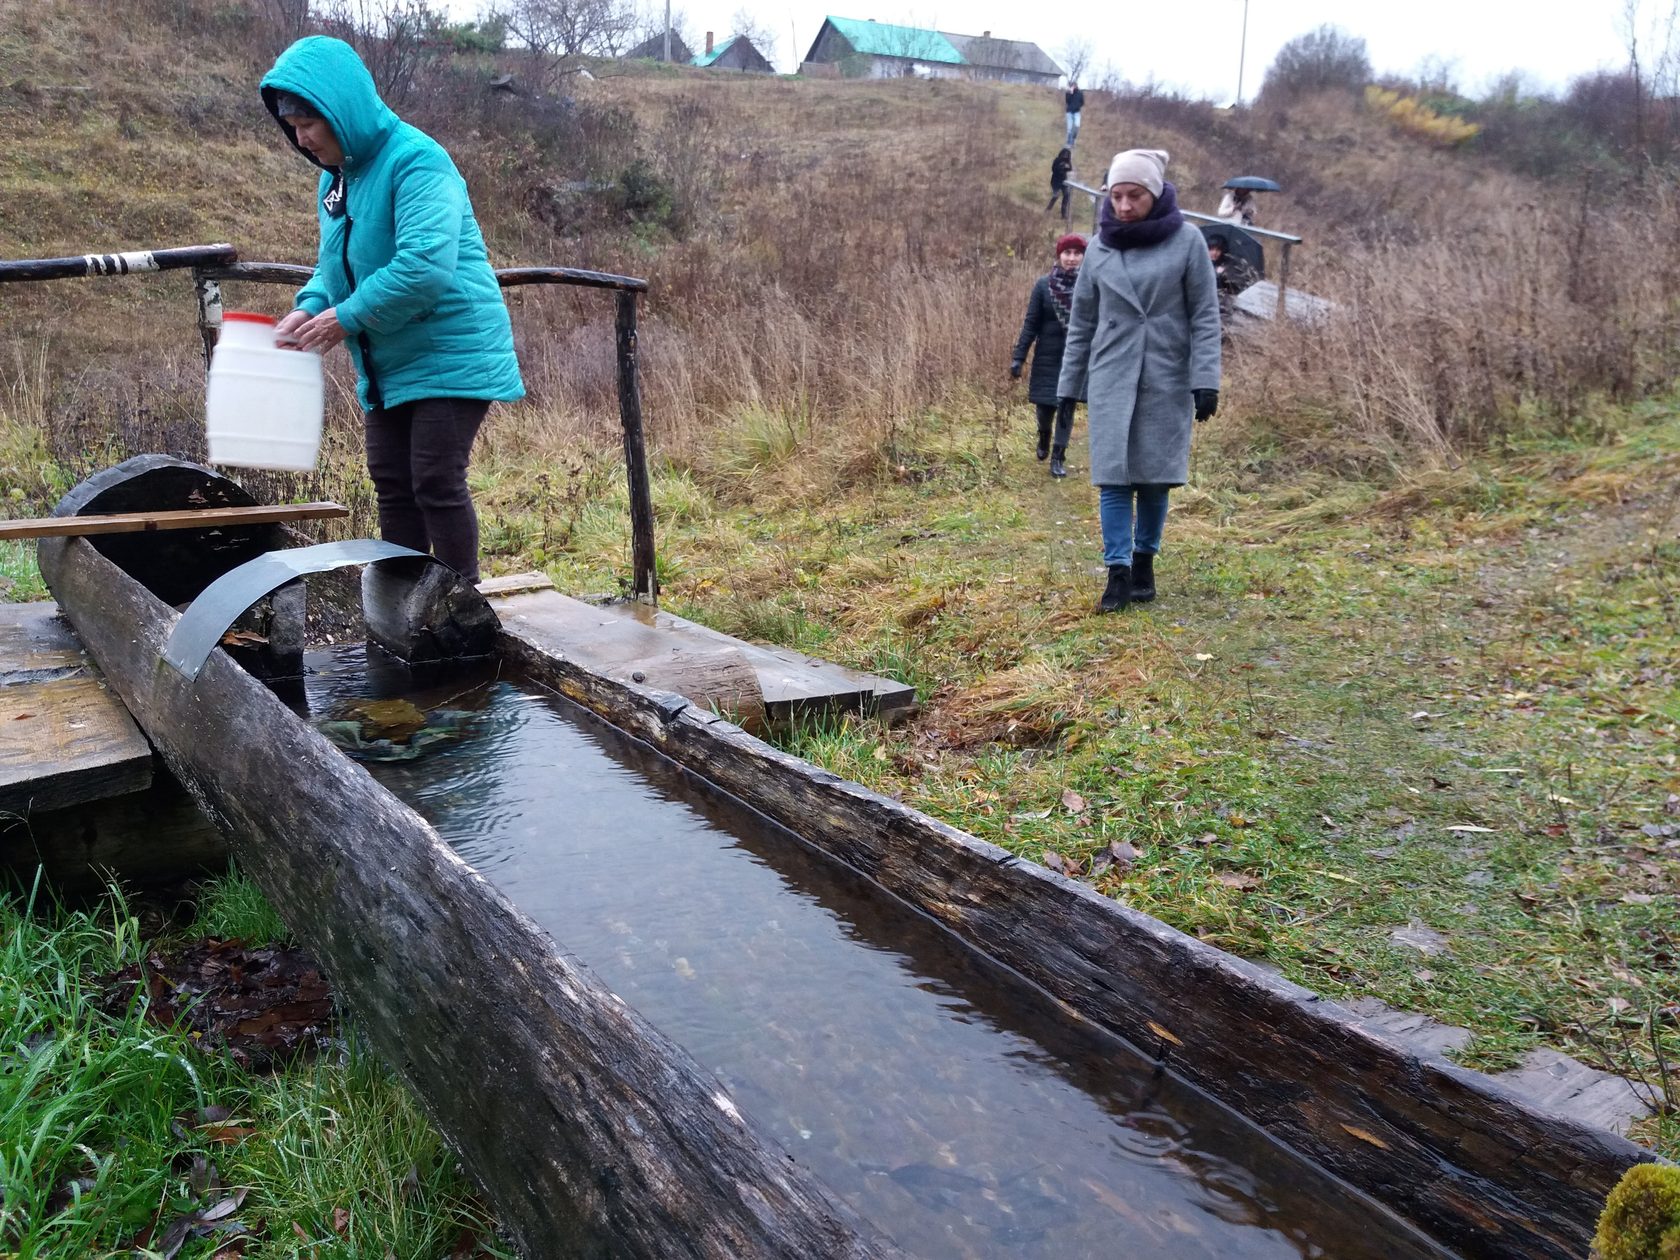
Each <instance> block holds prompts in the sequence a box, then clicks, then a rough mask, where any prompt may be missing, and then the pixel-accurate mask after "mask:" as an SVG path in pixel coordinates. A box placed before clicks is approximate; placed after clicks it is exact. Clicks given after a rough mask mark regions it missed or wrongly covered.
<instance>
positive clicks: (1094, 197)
mask: <svg viewBox="0 0 1680 1260" xmlns="http://www.w3.org/2000/svg"><path fill="white" fill-rule="evenodd" d="M1067 186H1068V187H1069V188H1072V189H1075V190H1076V191H1078V192H1082V193H1084V194H1085V195H1086V196H1088V197H1090V198H1091V231H1092V233H1093V234H1095V232H1096V230H1097V216H1098V213H1099V212H1100V211H1101V209H1102V198H1103V194H1102V192H1101V191H1100V190H1099V189H1096V188H1092V187H1090V186H1089V185H1087V184H1080V183H1076V182H1074V181H1073V180H1071V179H1070V180H1068V181H1067ZM1179 213H1180V214H1182V215H1183V216H1184V217H1185V218H1186V219H1195V220H1196V221H1197V222H1198V223H1222V224H1224V225H1225V226H1227V227H1234V228H1238V229H1240V230H1242V231H1244V232H1247V233H1248V234H1249V235H1250V236H1263V237H1265V238H1266V239H1267V240H1269V241H1278V242H1281V243H1282V245H1283V257H1282V258H1280V259H1279V260H1278V280H1277V286H1278V298H1277V313H1278V314H1279V315H1282V314H1283V312H1284V309H1285V308H1284V298H1285V295H1286V294H1287V293H1288V292H1289V251H1290V250H1292V249H1294V248H1295V247H1296V246H1297V245H1300V244H1302V243H1303V240H1302V238H1301V237H1299V236H1293V235H1291V234H1290V233H1288V232H1274V231H1272V230H1271V229H1270V228H1263V227H1250V226H1249V225H1248V224H1246V223H1233V222H1231V220H1229V219H1221V218H1220V217H1219V216H1218V215H1215V214H1202V213H1201V212H1200V211H1198V210H1180V211H1179Z"/></svg>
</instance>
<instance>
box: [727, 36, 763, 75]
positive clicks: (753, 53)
mask: <svg viewBox="0 0 1680 1260" xmlns="http://www.w3.org/2000/svg"><path fill="white" fill-rule="evenodd" d="M712 69H714V70H750V71H753V72H754V73H756V74H774V73H775V72H776V67H775V66H773V65H771V64H770V63H769V62H768V61H766V60H765V59H764V56H763V54H761V53H760V52H759V51H758V50H757V49H756V48H754V47H753V46H752V45H751V44H746V43H744V42H743V41H742V40H736V41H735V42H734V43H733V44H731V45H730V46H729V47H728V48H727V49H725V50H724V53H723V56H721V57H719V58H718V59H717V60H716V61H714V62H712Z"/></svg>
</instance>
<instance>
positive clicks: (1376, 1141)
mask: <svg viewBox="0 0 1680 1260" xmlns="http://www.w3.org/2000/svg"><path fill="white" fill-rule="evenodd" d="M1342 1128H1344V1129H1346V1130H1347V1131H1348V1132H1349V1133H1351V1134H1353V1136H1354V1137H1356V1138H1358V1139H1359V1140H1360V1141H1361V1142H1369V1143H1370V1144H1371V1145H1372V1146H1374V1147H1376V1148H1377V1149H1378V1150H1383V1151H1386V1150H1388V1149H1389V1145H1388V1143H1387V1142H1385V1141H1383V1140H1382V1139H1381V1138H1380V1137H1378V1136H1377V1135H1376V1134H1375V1133H1372V1132H1371V1131H1370V1130H1369V1129H1359V1128H1355V1127H1354V1126H1353V1125H1351V1124H1344V1125H1343V1126H1342Z"/></svg>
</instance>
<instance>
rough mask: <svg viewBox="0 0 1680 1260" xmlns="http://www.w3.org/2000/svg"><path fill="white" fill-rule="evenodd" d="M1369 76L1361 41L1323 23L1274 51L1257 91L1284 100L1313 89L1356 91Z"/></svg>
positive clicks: (1366, 81)
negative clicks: (1276, 53)
mask: <svg viewBox="0 0 1680 1260" xmlns="http://www.w3.org/2000/svg"><path fill="white" fill-rule="evenodd" d="M1370 79H1371V58H1370V56H1369V55H1368V54H1367V53H1366V51H1365V41H1364V40H1363V39H1360V38H1358V37H1357V36H1353V35H1349V34H1348V33H1347V32H1346V31H1344V30H1342V29H1341V28H1340V27H1337V26H1332V25H1330V24H1328V23H1326V24H1325V25H1323V26H1321V27H1319V28H1318V29H1317V30H1316V31H1308V32H1307V33H1306V34H1305V35H1297V36H1296V37H1295V38H1294V39H1292V40H1290V41H1289V42H1288V43H1287V44H1285V45H1284V46H1283V47H1282V48H1280V49H1279V50H1278V55H1277V58H1276V59H1275V60H1274V61H1273V62H1272V65H1271V68H1270V69H1269V70H1267V71H1266V79H1265V82H1264V83H1262V84H1261V85H1260V94H1261V95H1262V96H1267V97H1272V98H1274V99H1285V100H1286V99H1288V98H1290V97H1295V96H1306V95H1309V94H1311V93H1314V92H1336V91H1346V92H1357V91H1359V90H1360V89H1361V88H1362V87H1364V86H1365V84H1366V83H1368V82H1370Z"/></svg>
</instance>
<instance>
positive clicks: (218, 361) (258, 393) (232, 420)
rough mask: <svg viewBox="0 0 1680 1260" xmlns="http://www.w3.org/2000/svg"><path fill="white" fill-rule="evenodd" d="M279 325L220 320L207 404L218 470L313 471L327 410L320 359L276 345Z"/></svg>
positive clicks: (235, 314)
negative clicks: (275, 337)
mask: <svg viewBox="0 0 1680 1260" xmlns="http://www.w3.org/2000/svg"><path fill="white" fill-rule="evenodd" d="M276 322H277V321H275V320H274V319H271V318H270V317H269V316H267V315H254V314H252V313H250V312H249V311H228V312H227V313H226V314H224V315H223V316H222V335H221V339H220V340H219V341H217V342H216V352H215V354H214V355H212V356H211V359H210V385H209V390H208V392H207V393H206V396H205V400H204V418H205V427H206V431H207V433H208V436H209V438H210V462H211V463H212V464H223V465H228V466H231V467H234V468H269V469H274V470H276V471H278V472H309V471H310V470H312V469H313V468H314V467H315V460H316V458H317V457H318V456H319V454H320V451H321V417H322V413H323V411H324V409H325V403H326V390H325V387H324V385H323V383H322V377H321V356H320V355H319V354H316V353H314V352H313V351H309V350H283V349H281V348H280V347H279V346H277V345H275V344H274V326H275V323H276Z"/></svg>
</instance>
